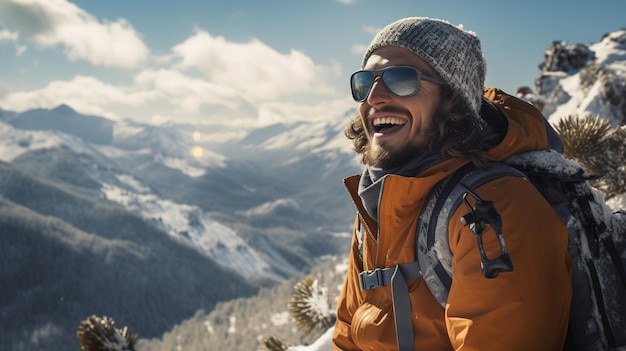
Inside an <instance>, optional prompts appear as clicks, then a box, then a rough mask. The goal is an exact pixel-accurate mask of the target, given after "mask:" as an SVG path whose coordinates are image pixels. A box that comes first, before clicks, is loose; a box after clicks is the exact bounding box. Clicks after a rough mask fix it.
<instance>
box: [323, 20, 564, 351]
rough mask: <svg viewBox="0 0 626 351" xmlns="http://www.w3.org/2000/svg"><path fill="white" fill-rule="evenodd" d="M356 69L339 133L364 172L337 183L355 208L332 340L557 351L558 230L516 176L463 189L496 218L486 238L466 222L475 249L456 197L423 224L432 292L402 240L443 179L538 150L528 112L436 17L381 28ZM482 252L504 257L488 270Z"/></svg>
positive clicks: (470, 38) (463, 35)
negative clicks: (446, 281) (441, 220)
mask: <svg viewBox="0 0 626 351" xmlns="http://www.w3.org/2000/svg"><path fill="white" fill-rule="evenodd" d="M361 67H362V69H361V70H359V71H357V72H355V73H354V74H352V76H351V78H350V84H351V89H352V96H353V98H354V100H355V101H356V102H357V103H359V110H358V111H359V113H358V116H356V117H355V118H354V119H353V120H352V122H351V123H350V125H349V127H348V128H347V129H346V136H347V137H348V138H349V139H351V140H352V142H353V144H354V149H355V151H356V152H357V153H359V154H360V155H361V157H362V162H363V164H364V166H365V167H364V171H363V173H362V174H360V175H355V176H352V177H349V178H346V179H345V184H346V187H347V188H348V191H349V193H350V195H351V196H352V198H353V200H354V203H355V205H356V208H357V216H356V219H355V224H354V230H353V239H352V247H351V252H350V257H349V264H348V272H347V275H346V279H345V282H344V284H343V288H342V291H341V294H340V297H339V302H338V307H337V322H336V325H335V334H334V339H333V345H334V346H333V347H334V349H335V350H376V351H384V350H402V351H404V350H509V351H510V350H562V349H563V344H564V341H565V336H566V334H567V327H568V314H569V308H570V300H571V278H570V272H571V270H570V269H571V267H570V266H571V262H570V257H569V254H568V251H567V241H568V239H567V228H566V227H565V226H564V225H563V223H562V222H561V221H560V219H559V218H558V216H557V215H556V214H555V213H554V211H553V210H552V208H551V207H550V205H549V204H548V203H547V202H546V201H545V200H544V198H543V197H542V196H541V194H540V193H539V192H538V191H537V190H536V189H535V188H534V186H533V185H532V184H531V183H530V182H528V181H527V180H526V179H524V178H521V177H516V176H503V177H501V178H498V179H495V180H492V181H488V182H487V183H485V184H483V185H480V186H478V187H477V188H476V189H473V191H474V193H475V194H476V196H480V197H481V198H484V199H488V200H489V201H491V202H493V205H494V208H495V209H496V211H497V213H498V214H499V218H501V221H502V230H501V233H502V234H501V236H500V237H499V236H498V235H497V234H499V233H498V232H495V230H494V229H493V228H492V227H491V226H489V225H483V224H482V223H478V224H476V225H480V226H481V228H483V229H484V230H485V234H484V235H483V240H484V241H483V244H484V247H480V248H478V247H477V241H476V240H475V237H474V235H473V232H472V229H471V227H470V226H466V225H463V223H462V221H461V218H462V217H463V216H465V215H466V214H467V213H468V208H466V207H465V206H459V207H458V208H456V209H453V210H452V212H451V214H450V217H449V218H450V221H449V222H448V225H447V228H445V226H444V227H441V228H440V227H439V226H437V228H436V230H435V234H434V241H435V242H434V244H432V243H431V245H432V250H431V251H429V252H428V253H427V255H428V256H430V257H429V258H430V259H431V262H432V261H434V260H441V259H444V258H446V259H448V261H449V265H450V268H449V270H450V274H451V277H452V282H451V286H450V287H449V291H448V294H447V296H446V299H445V300H442V299H441V296H440V295H441V294H440V291H437V290H436V289H434V288H433V286H434V285H433V284H432V281H431V280H432V279H431V278H432V277H433V275H432V273H433V272H432V271H433V269H432V267H431V266H429V267H424V266H423V265H422V266H421V267H420V265H419V264H417V262H420V263H422V262H423V260H421V258H420V257H418V256H419V255H420V253H421V252H422V251H420V250H416V245H415V243H416V230H417V227H418V222H420V221H421V220H422V219H423V218H422V219H419V217H420V213H422V211H424V210H426V209H425V208H424V207H428V204H430V203H429V202H428V201H427V198H428V196H429V194H430V193H431V191H432V190H433V189H435V188H437V187H438V186H439V184H440V183H441V182H442V181H448V179H454V178H449V176H450V175H453V174H454V173H455V172H456V171H457V170H459V169H461V168H465V167H466V165H468V164H473V165H474V166H475V167H477V168H481V167H485V166H486V165H487V163H488V162H490V161H501V160H503V159H504V158H506V157H508V156H511V155H514V154H516V153H520V152H525V151H532V150H543V149H547V148H548V146H549V145H548V144H549V140H548V139H549V137H548V133H547V132H546V127H545V121H544V119H543V117H542V116H541V114H540V113H539V112H538V111H537V110H536V109H534V108H533V107H532V106H530V105H529V104H527V103H526V102H523V101H521V100H518V99H516V98H514V97H512V96H509V95H507V94H505V93H503V92H501V91H499V90H496V89H484V87H483V84H484V79H485V69H486V64H485V61H484V58H483V55H482V49H481V45H480V41H479V39H478V37H477V36H476V34H475V33H473V32H469V31H466V30H464V29H462V28H459V27H456V26H453V25H451V24H449V23H448V22H446V21H442V20H435V19H429V18H422V17H412V18H405V19H401V20H399V21H396V22H394V23H392V24H390V25H388V26H387V27H385V28H384V29H382V30H381V31H380V32H379V33H378V34H377V35H376V37H375V38H374V39H373V40H372V42H371V44H370V45H369V47H368V49H367V51H366V53H365V55H364V58H363V62H362V64H361ZM472 201H473V200H472ZM468 205H469V202H468ZM476 206H477V205H476ZM428 210H430V211H438V210H439V209H438V208H430V209H428ZM437 215H438V213H435V216H437ZM433 218H434V217H433ZM420 223H421V222H420ZM538 223H540V225H537V224H538ZM420 243H421V241H420ZM504 243H506V249H505V247H504ZM416 252H418V253H417V254H416ZM485 252H486V254H487V256H488V257H489V258H495V257H499V256H498V255H502V254H506V258H507V260H503V261H502V262H504V263H503V265H502V266H501V267H500V268H499V269H500V270H499V271H496V273H495V275H494V274H492V275H491V276H489V277H486V276H485V275H484V274H485V273H484V271H483V269H482V268H483V267H482V265H481V262H482V261H481V258H482V256H481V254H482V253H485ZM422 254H423V253H422ZM509 257H510V260H509ZM498 273H500V274H498ZM429 274H430V275H429ZM494 276H495V277H494ZM488 278H493V279H488ZM403 290H406V291H407V293H406V294H405V295H404V294H402V293H401V292H402V291H403Z"/></svg>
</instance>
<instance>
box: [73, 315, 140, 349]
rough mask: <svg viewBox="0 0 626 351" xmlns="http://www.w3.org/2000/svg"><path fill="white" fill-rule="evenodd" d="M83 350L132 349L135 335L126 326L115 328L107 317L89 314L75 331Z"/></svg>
mask: <svg viewBox="0 0 626 351" xmlns="http://www.w3.org/2000/svg"><path fill="white" fill-rule="evenodd" d="M76 337H78V341H79V343H80V349H81V350H83V351H134V350H135V342H136V341H137V335H136V334H134V333H132V332H131V331H130V330H129V329H128V327H124V328H122V329H118V328H115V321H114V320H113V319H111V318H109V317H106V316H105V317H103V318H100V317H97V316H90V317H88V318H87V319H85V320H84V321H82V322H81V323H80V326H79V327H78V332H77V333H76Z"/></svg>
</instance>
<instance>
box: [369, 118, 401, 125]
mask: <svg viewBox="0 0 626 351" xmlns="http://www.w3.org/2000/svg"><path fill="white" fill-rule="evenodd" d="M372 124H373V125H375V126H380V125H383V124H394V125H404V124H406V121H405V120H403V119H402V118H396V117H381V118H376V119H374V120H373V121H372Z"/></svg>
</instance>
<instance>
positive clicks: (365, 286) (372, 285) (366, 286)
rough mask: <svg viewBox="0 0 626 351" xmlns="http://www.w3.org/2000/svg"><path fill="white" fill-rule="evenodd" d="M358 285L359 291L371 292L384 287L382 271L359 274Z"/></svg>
mask: <svg viewBox="0 0 626 351" xmlns="http://www.w3.org/2000/svg"><path fill="white" fill-rule="evenodd" d="M359 285H360V286H361V290H363V291H366V290H372V289H376V288H380V287H381V286H385V277H384V276H383V270H382V269H380V268H376V269H374V270H371V271H363V272H361V273H359Z"/></svg>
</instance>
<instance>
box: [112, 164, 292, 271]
mask: <svg viewBox="0 0 626 351" xmlns="http://www.w3.org/2000/svg"><path fill="white" fill-rule="evenodd" d="M117 180H118V181H119V183H120V185H116V184H112V183H109V182H103V185H102V188H101V191H102V193H103V194H104V196H105V197H106V198H107V199H108V200H110V201H113V202H116V203H119V204H121V205H123V206H124V207H125V208H126V209H127V210H129V211H131V212H133V213H137V214H139V215H141V216H142V217H144V218H146V219H151V220H154V221H155V222H156V223H158V224H159V225H160V226H161V228H163V229H164V230H165V231H166V232H167V233H168V234H170V235H171V236H172V237H174V238H176V239H178V240H181V241H184V242H187V243H188V244H189V245H191V246H193V247H194V248H195V249H197V250H198V251H200V252H201V253H203V254H205V255H207V256H209V257H211V258H213V259H215V260H216V261H217V262H218V263H220V264H221V265H223V266H225V267H230V268H232V269H234V270H236V271H237V272H238V273H239V274H241V275H242V276H244V277H259V276H266V277H270V278H273V279H279V280H280V279H281V278H280V277H279V276H278V275H277V274H275V273H274V272H273V270H272V269H271V268H270V267H269V264H268V263H267V262H266V261H265V260H263V258H262V257H261V256H260V255H259V254H258V253H257V251H256V250H254V249H253V248H252V247H250V246H249V245H248V244H247V243H246V242H245V241H244V240H243V239H241V238H240V237H239V236H238V235H237V233H236V232H235V231H233V230H232V229H230V228H228V227H226V226H224V225H222V224H220V223H218V222H216V221H213V220H212V219H211V218H210V217H209V216H207V215H206V214H205V213H204V212H203V211H202V210H201V209H200V208H198V207H196V206H190V205H186V204H178V203H175V202H173V201H170V200H166V199H161V198H159V197H158V196H157V195H155V194H154V193H152V192H151V191H150V189H149V188H148V187H146V186H144V185H143V184H141V182H140V181H139V180H137V179H135V178H134V177H132V176H129V175H124V174H121V175H117ZM122 185H124V186H122Z"/></svg>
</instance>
